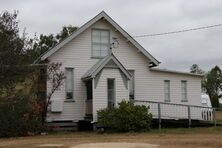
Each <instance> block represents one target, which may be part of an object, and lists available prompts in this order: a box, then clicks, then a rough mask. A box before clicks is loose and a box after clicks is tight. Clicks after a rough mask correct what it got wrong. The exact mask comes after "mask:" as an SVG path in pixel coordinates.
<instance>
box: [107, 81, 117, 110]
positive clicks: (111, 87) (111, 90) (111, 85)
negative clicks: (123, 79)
mask: <svg viewBox="0 0 222 148" xmlns="http://www.w3.org/2000/svg"><path fill="white" fill-rule="evenodd" d="M107 89H108V90H107V91H108V107H114V105H115V79H107Z"/></svg>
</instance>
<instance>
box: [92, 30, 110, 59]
mask: <svg viewBox="0 0 222 148" xmlns="http://www.w3.org/2000/svg"><path fill="white" fill-rule="evenodd" d="M94 30H97V31H107V32H108V41H109V42H108V43H107V44H105V43H93V31H94ZM110 39H111V33H110V30H109V29H101V28H92V29H91V58H95V59H101V58H104V57H105V56H106V55H105V56H101V49H100V50H99V51H100V56H94V55H93V45H99V46H101V45H107V46H108V50H107V54H109V48H110V45H111V44H110V42H111V41H110Z"/></svg>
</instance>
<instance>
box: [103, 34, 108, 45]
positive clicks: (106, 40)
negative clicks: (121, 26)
mask: <svg viewBox="0 0 222 148" xmlns="http://www.w3.org/2000/svg"><path fill="white" fill-rule="evenodd" d="M101 43H103V44H104V43H105V44H109V38H108V37H103V36H102V37H101Z"/></svg>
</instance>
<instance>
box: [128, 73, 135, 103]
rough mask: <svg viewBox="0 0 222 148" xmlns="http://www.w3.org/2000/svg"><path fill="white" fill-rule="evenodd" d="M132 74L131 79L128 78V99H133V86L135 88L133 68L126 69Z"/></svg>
mask: <svg viewBox="0 0 222 148" xmlns="http://www.w3.org/2000/svg"><path fill="white" fill-rule="evenodd" d="M128 71H129V72H130V74H131V75H132V79H131V80H129V99H134V92H135V90H134V88H135V74H134V70H128Z"/></svg>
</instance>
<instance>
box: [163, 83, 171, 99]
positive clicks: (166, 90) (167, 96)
mask: <svg viewBox="0 0 222 148" xmlns="http://www.w3.org/2000/svg"><path fill="white" fill-rule="evenodd" d="M164 99H165V101H170V81H167V80H166V81H164Z"/></svg>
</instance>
